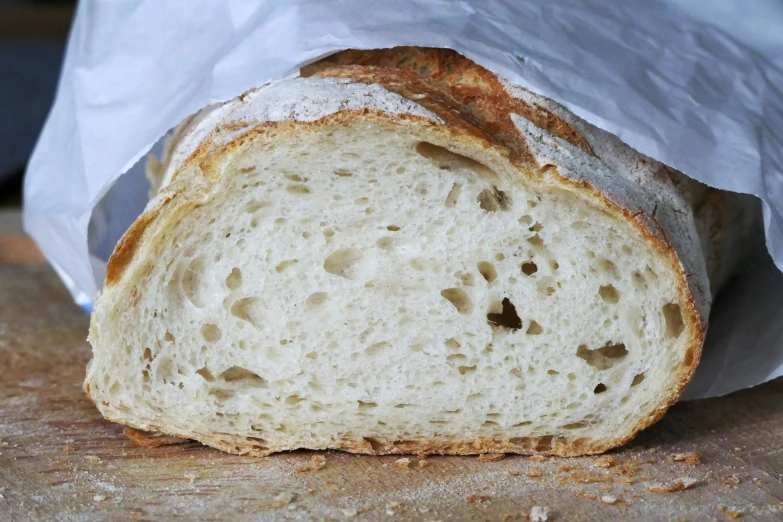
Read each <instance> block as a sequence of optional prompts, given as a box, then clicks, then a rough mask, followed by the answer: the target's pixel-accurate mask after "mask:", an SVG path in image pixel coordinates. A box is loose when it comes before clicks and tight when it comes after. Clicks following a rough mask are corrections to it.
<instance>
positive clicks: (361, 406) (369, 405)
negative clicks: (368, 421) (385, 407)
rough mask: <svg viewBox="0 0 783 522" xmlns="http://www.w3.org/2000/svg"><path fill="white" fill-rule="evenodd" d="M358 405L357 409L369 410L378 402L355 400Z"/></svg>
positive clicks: (375, 406)
mask: <svg viewBox="0 0 783 522" xmlns="http://www.w3.org/2000/svg"><path fill="white" fill-rule="evenodd" d="M356 402H357V403H358V405H359V410H371V409H373V408H377V407H378V404H377V403H375V402H364V401H356Z"/></svg>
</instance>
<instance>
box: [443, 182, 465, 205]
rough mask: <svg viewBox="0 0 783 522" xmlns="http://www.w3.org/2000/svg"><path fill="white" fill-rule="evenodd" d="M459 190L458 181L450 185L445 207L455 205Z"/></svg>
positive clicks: (460, 187) (460, 188)
mask: <svg viewBox="0 0 783 522" xmlns="http://www.w3.org/2000/svg"><path fill="white" fill-rule="evenodd" d="M461 190H462V185H460V184H459V183H455V184H454V186H452V187H451V190H449V193H448V195H447V196H446V208H454V206H456V204H457V200H458V199H459V193H460V191H461Z"/></svg>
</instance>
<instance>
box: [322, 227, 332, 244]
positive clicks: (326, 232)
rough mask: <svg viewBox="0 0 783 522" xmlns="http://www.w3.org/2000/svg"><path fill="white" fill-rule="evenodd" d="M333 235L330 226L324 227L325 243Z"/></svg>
mask: <svg viewBox="0 0 783 522" xmlns="http://www.w3.org/2000/svg"><path fill="white" fill-rule="evenodd" d="M333 236H334V230H332V229H331V228H325V229H324V237H325V238H326V242H327V243H328V242H329V241H330V240H331V239H332V237H333Z"/></svg>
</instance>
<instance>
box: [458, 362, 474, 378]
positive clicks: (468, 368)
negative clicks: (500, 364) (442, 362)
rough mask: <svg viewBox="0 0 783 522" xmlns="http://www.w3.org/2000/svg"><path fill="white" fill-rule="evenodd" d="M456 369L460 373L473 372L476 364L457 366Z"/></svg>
mask: <svg viewBox="0 0 783 522" xmlns="http://www.w3.org/2000/svg"><path fill="white" fill-rule="evenodd" d="M457 370H459V373H460V375H465V374H468V373H473V372H475V371H476V365H475V364H474V365H473V366H458V367H457Z"/></svg>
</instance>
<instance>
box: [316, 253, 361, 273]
mask: <svg viewBox="0 0 783 522" xmlns="http://www.w3.org/2000/svg"><path fill="white" fill-rule="evenodd" d="M361 259H362V253H361V252H360V251H359V250H357V249H355V248H343V249H341V250H336V251H334V252H332V253H331V254H329V256H328V257H327V258H326V259H325V260H324V270H326V271H327V272H329V273H330V274H333V275H336V276H340V277H345V278H347V279H351V278H352V277H353V276H354V273H355V270H356V265H357V264H358V263H359V261H360V260H361Z"/></svg>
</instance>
